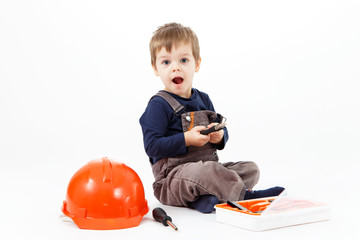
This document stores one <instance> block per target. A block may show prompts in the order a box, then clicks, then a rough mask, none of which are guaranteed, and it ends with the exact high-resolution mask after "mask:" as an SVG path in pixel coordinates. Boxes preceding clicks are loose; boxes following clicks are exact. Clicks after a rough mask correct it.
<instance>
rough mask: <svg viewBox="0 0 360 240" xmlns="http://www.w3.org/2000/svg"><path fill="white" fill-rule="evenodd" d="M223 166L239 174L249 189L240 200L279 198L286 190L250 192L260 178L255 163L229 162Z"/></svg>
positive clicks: (273, 189) (277, 188)
mask: <svg viewBox="0 0 360 240" xmlns="http://www.w3.org/2000/svg"><path fill="white" fill-rule="evenodd" d="M223 165H224V166H225V167H226V168H228V169H231V170H233V171H235V172H236V173H237V174H239V176H240V177H241V179H242V180H243V182H244V184H245V186H246V188H247V191H246V193H245V194H244V195H241V196H240V199H239V200H243V199H244V200H247V199H255V198H263V197H272V196H278V195H279V194H280V193H281V192H282V191H283V190H284V188H283V187H278V186H277V187H272V188H268V189H264V190H256V191H252V190H250V189H252V188H253V187H254V186H255V184H256V183H257V182H258V181H259V177H260V171H259V168H258V166H257V165H256V163H254V162H228V163H224V164H223Z"/></svg>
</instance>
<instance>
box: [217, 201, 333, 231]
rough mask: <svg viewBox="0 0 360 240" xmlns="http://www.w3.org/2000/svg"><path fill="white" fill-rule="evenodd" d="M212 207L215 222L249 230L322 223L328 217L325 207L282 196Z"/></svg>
mask: <svg viewBox="0 0 360 240" xmlns="http://www.w3.org/2000/svg"><path fill="white" fill-rule="evenodd" d="M239 205H240V206H239ZM215 208H216V220H217V221H218V222H220V223H225V224H229V225H233V226H236V227H241V228H245V229H248V230H252V231H264V230H269V229H275V228H281V227H287V226H293V225H299V224H305V223H312V222H319V221H326V220H330V215H331V209H330V207H329V206H328V205H327V204H324V203H319V202H314V201H310V200H305V199H300V198H294V197H289V196H284V194H281V195H280V196H278V197H269V198H259V199H252V200H246V201H236V202H228V203H222V204H217V205H216V206H215Z"/></svg>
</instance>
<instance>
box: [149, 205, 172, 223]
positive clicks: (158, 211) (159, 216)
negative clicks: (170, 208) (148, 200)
mask: <svg viewBox="0 0 360 240" xmlns="http://www.w3.org/2000/svg"><path fill="white" fill-rule="evenodd" d="M152 214H153V217H154V219H155V220H156V221H158V222H161V223H162V224H163V225H164V226H169V224H168V223H167V221H170V222H172V219H171V217H170V216H168V215H167V214H166V212H165V211H164V209H162V208H159V207H158V208H154V210H153V212H152Z"/></svg>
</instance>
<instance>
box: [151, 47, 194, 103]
mask: <svg viewBox="0 0 360 240" xmlns="http://www.w3.org/2000/svg"><path fill="white" fill-rule="evenodd" d="M200 62H201V59H199V60H198V61H197V62H195V58H194V56H193V54H192V49H191V45H190V44H180V45H179V46H178V47H177V48H175V47H173V48H172V49H171V52H167V51H166V49H165V48H164V47H163V48H162V49H160V51H159V52H158V53H157V55H156V62H155V66H153V68H154V72H155V75H156V76H160V78H161V81H162V82H163V84H164V86H165V90H166V91H168V92H171V93H174V94H176V95H178V96H180V97H184V98H190V97H191V88H192V82H193V77H194V73H195V72H197V71H199V68H200Z"/></svg>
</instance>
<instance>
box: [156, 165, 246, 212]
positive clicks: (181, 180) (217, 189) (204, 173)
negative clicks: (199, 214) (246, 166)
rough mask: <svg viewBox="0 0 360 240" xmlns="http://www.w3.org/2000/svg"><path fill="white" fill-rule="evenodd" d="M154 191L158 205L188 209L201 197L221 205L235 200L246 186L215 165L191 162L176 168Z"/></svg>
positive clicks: (242, 193) (233, 173) (235, 175)
mask: <svg viewBox="0 0 360 240" xmlns="http://www.w3.org/2000/svg"><path fill="white" fill-rule="evenodd" d="M161 185H162V186H161V188H160V189H158V190H157V193H158V196H157V197H158V199H159V201H160V202H161V203H163V204H167V205H173V206H186V207H190V203H191V202H194V201H195V200H197V199H198V198H199V197H200V196H204V195H213V196H215V197H216V198H218V199H219V201H220V202H225V201H227V200H238V199H239V196H241V195H242V196H244V195H245V191H246V188H247V187H246V186H245V185H244V183H243V181H242V179H241V178H240V177H239V175H238V174H237V173H236V172H235V171H232V170H229V169H227V168H226V167H224V166H223V165H221V164H219V163H218V162H213V161H208V162H202V161H199V162H192V163H186V164H182V165H180V166H177V167H175V168H174V169H173V170H171V172H170V173H169V174H168V176H167V177H166V178H165V179H163V180H162V183H161Z"/></svg>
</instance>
